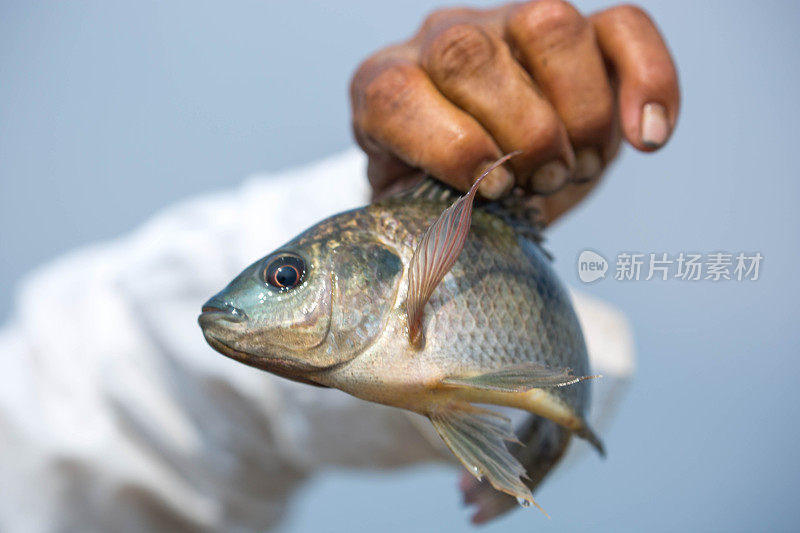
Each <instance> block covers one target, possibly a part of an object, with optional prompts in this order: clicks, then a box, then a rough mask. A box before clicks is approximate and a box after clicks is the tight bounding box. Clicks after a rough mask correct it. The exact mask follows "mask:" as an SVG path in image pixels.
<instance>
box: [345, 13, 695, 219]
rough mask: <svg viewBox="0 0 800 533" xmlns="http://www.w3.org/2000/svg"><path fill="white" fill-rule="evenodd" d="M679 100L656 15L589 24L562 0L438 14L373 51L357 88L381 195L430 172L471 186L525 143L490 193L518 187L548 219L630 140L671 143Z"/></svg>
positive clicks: (486, 188)
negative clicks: (411, 33)
mask: <svg viewBox="0 0 800 533" xmlns="http://www.w3.org/2000/svg"><path fill="white" fill-rule="evenodd" d="M679 99H680V95H679V89H678V78H677V74H676V71H675V67H674V65H673V63H672V58H671V57H670V54H669V51H668V50H667V47H666V45H665V43H664V41H663V39H662V38H661V35H660V34H659V32H658V29H657V28H656V26H655V24H653V22H652V21H651V20H650V18H649V17H648V16H647V14H646V13H644V12H643V11H642V10H641V9H639V8H637V7H633V6H629V5H625V6H618V7H612V8H610V9H607V10H605V11H602V12H600V13H597V14H594V15H592V16H590V17H588V18H587V17H584V16H583V15H581V14H580V13H579V12H578V11H577V10H576V9H575V8H574V7H572V6H571V5H570V4H569V3H567V2H564V1H562V0H534V1H531V2H525V3H520V4H508V5H505V6H501V7H499V8H496V9H491V10H487V11H481V10H474V9H448V10H442V11H437V12H435V13H433V14H432V15H430V16H429V17H428V18H427V19H426V21H425V23H424V24H423V26H422V28H421V29H420V30H419V32H418V33H417V34H416V35H415V36H414V37H413V38H412V39H410V40H408V41H406V42H404V43H401V44H398V45H395V46H390V47H389V48H386V49H384V50H381V51H379V52H378V53H376V54H375V55H373V56H372V57H370V58H368V59H367V60H366V61H365V62H364V63H363V64H362V65H361V66H360V67H359V68H358V71H357V72H356V74H355V76H354V77H353V80H352V85H351V102H352V111H353V127H354V130H355V137H356V140H357V141H358V143H359V144H360V145H361V147H362V148H363V149H364V150H365V151H366V152H367V155H368V156H369V170H368V174H369V179H370V182H371V184H372V187H373V190H374V192H375V196H376V197H380V196H383V195H386V194H389V193H391V192H394V191H396V190H399V189H402V188H404V187H407V186H408V185H409V184H410V182H411V181H413V180H414V179H415V178H416V179H418V176H419V175H420V172H419V171H420V170H423V171H425V172H427V173H429V174H432V175H433V176H436V177H437V178H439V179H441V180H442V181H444V182H446V183H449V184H450V185H452V186H454V187H457V188H459V189H462V190H466V189H468V188H469V186H470V185H471V183H472V181H473V180H474V179H475V178H476V177H477V176H478V175H479V174H480V172H481V170H482V169H484V168H485V167H486V166H487V165H488V164H489V163H491V162H492V161H493V160H495V159H497V158H499V157H500V156H501V155H502V154H504V153H508V152H511V151H513V150H517V149H520V150H522V151H523V152H522V154H521V155H518V156H517V157H515V158H513V159H512V160H511V161H510V162H509V163H508V164H507V167H508V168H506V166H504V167H500V168H498V169H497V170H495V171H494V172H493V173H492V174H491V175H490V176H487V178H486V179H485V180H484V182H483V183H482V184H481V187H480V192H481V194H482V195H483V196H484V197H486V198H490V199H496V198H498V197H500V196H503V195H505V194H508V193H509V192H510V191H511V190H512V188H514V187H515V186H517V187H519V188H520V189H521V190H522V191H524V192H526V193H528V194H533V195H536V196H537V197H539V198H540V199H539V200H537V202H536V203H537V205H538V206H539V207H540V208H541V209H542V213H543V218H544V221H545V222H548V223H549V222H552V221H553V220H554V219H555V218H557V217H558V216H560V215H561V214H562V213H564V212H565V211H566V210H568V209H569V208H570V207H572V206H573V205H575V204H576V203H577V202H578V201H580V200H581V199H582V198H583V197H584V196H585V195H586V194H587V193H588V192H589V191H590V190H591V189H592V187H594V185H595V184H596V183H597V181H598V178H599V177H600V175H601V174H602V172H603V170H604V169H605V168H606V166H607V165H608V164H609V163H610V162H611V161H612V159H613V158H614V157H615V155H616V153H617V150H618V148H619V143H620V136H621V135H622V136H624V137H625V139H626V140H627V141H628V142H629V143H630V144H631V145H632V146H633V147H635V148H636V149H638V150H641V151H644V152H649V151H653V150H657V149H658V148H660V147H661V146H663V145H664V143H666V142H667V139H668V138H669V136H670V134H671V133H672V131H673V129H674V128H675V123H676V120H677V116H678V107H679Z"/></svg>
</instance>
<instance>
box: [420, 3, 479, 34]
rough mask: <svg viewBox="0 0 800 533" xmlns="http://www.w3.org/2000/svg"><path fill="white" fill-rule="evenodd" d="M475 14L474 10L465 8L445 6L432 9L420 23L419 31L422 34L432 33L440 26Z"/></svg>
mask: <svg viewBox="0 0 800 533" xmlns="http://www.w3.org/2000/svg"><path fill="white" fill-rule="evenodd" d="M474 15H475V10H472V9H467V8H446V9H437V10H435V11H432V12H431V13H430V14H429V15H428V16H427V17H425V21H424V22H423V23H422V27H421V28H420V31H419V33H420V34H422V35H425V34H430V33H434V32H436V31H437V29H438V28H441V27H442V26H445V25H447V26H449V25H451V24H453V23H454V22H456V21H459V20H464V19H466V18H469V17H472V16H474Z"/></svg>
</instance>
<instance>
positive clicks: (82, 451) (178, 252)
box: [0, 150, 618, 532]
mask: <svg viewBox="0 0 800 533" xmlns="http://www.w3.org/2000/svg"><path fill="white" fill-rule="evenodd" d="M364 167H365V159H364V157H363V156H362V155H361V153H360V152H357V151H355V150H351V151H349V152H346V153H344V154H342V155H340V156H336V157H332V158H329V159H326V160H324V161H321V162H319V163H317V164H315V165H312V166H309V167H305V168H302V169H300V170H296V171H291V172H286V173H282V174H280V175H277V176H261V177H257V178H254V179H251V180H249V181H247V182H246V183H245V184H243V185H242V186H241V187H239V188H238V189H236V190H235V191H233V192H227V193H218V194H212V195H209V196H206V197H201V198H198V199H195V200H192V201H189V202H185V203H182V204H179V205H176V206H174V207H172V208H170V209H168V210H167V211H166V212H164V213H163V214H161V215H159V216H157V217H155V218H154V219H153V220H151V221H150V222H149V223H147V224H146V225H145V226H143V227H142V228H140V229H139V230H138V231H136V232H134V233H133V234H132V235H130V236H128V237H125V238H122V239H120V240H118V241H115V242H110V243H108V244H104V245H100V246H94V247H91V248H87V249H83V250H79V251H76V252H74V253H72V254H70V255H68V256H66V257H63V258H62V259H60V260H58V261H56V262H54V263H52V264H50V265H48V266H46V267H44V268H42V269H40V270H39V271H37V272H35V273H33V274H31V275H30V276H29V277H28V278H27V279H26V280H25V281H24V283H23V284H22V286H21V288H20V290H19V291H18V296H17V301H16V307H15V310H14V313H13V315H12V318H11V320H10V321H9V322H8V323H7V324H6V325H5V326H4V327H3V328H2V329H0V361H2V367H1V368H2V374H0V457H2V461H0V494H2V497H1V498H0V530H2V531H23V532H27V531H62V530H65V531H85V532H91V531H109V530H113V531H154V530H159V531H160V530H183V529H197V530H220V531H221V530H225V531H231V530H236V531H253V530H265V529H267V528H269V527H271V526H272V525H274V524H275V523H276V522H277V521H278V520H279V519H280V517H281V515H282V512H283V510H284V508H285V505H286V501H287V499H288V497H289V496H290V495H291V493H292V492H293V490H294V489H295V488H297V486H298V485H299V484H300V483H302V482H303V480H304V479H305V478H306V477H307V476H308V475H310V474H311V473H312V472H313V471H314V470H316V469H319V468H322V467H324V466H325V465H341V466H354V467H365V468H386V467H392V466H401V465H404V464H408V463H412V462H417V461H430V460H440V459H441V458H443V457H446V455H444V454H443V447H442V445H441V444H440V443H439V441H438V439H435V438H430V437H431V435H432V430H431V428H430V425H429V424H420V423H419V422H420V421H421V419H420V418H418V417H416V415H409V414H407V413H405V412H403V411H400V410H397V409H392V408H389V407H385V406H381V405H377V404H372V403H368V402H363V401H361V400H357V399H355V398H352V397H350V396H347V395H345V394H343V393H341V392H339V391H335V390H330V389H321V388H316V387H311V386H308V385H303V384H298V383H294V382H291V381H288V380H284V379H280V378H277V377H274V376H272V375H270V374H267V373H264V372H259V371H257V370H255V369H252V368H248V367H246V366H244V365H241V364H237V363H233V362H232V361H230V360H228V359H226V358H224V357H222V356H221V355H219V354H217V353H216V352H214V351H212V350H211V348H209V347H208V346H207V345H206V343H205V341H204V339H203V336H202V335H201V333H200V330H199V328H198V326H197V323H196V317H197V314H198V313H199V309H200V306H201V305H202V303H203V302H204V301H205V300H206V299H207V298H208V297H209V296H210V295H211V294H213V293H215V292H217V291H218V290H219V289H221V288H222V287H223V286H224V284H225V283H227V282H228V281H229V280H230V279H231V278H232V277H233V276H234V275H236V274H237V273H238V272H239V271H240V270H241V269H242V268H243V266H245V265H247V264H250V263H251V262H252V261H254V260H256V259H257V258H259V257H261V256H263V255H264V254H265V253H267V252H268V251H270V250H272V249H274V248H276V247H277V246H279V245H280V244H282V243H283V242H285V241H287V240H289V239H291V238H292V237H293V236H294V235H295V234H297V233H298V232H299V231H300V230H302V229H304V228H305V227H307V226H310V225H311V224H313V223H315V222H317V221H318V220H319V219H320V218H321V217H322V216H324V215H326V214H333V213H335V212H338V211H341V210H344V209H348V208H352V207H356V206H358V205H361V204H363V203H364V202H365V200H366V199H367V196H368V190H367V183H366V180H365V179H364V175H365V171H364ZM578 307H579V314H580V315H581V318H582V319H583V318H584V314H583V313H582V312H581V309H582V308H583V307H584V304H583V303H582V302H581V301H580V300H579V302H578ZM593 320H594V319H593V318H591V319H590V321H593ZM584 327H586V328H587V330H588V331H589V335H587V337H588V341H589V345H590V354H591V356H592V358H593V362H594V360H595V358H596V354H595V351H597V350H599V351H601V352H602V351H603V350H606V351H609V350H611V351H613V350H614V349H616V348H614V347H611V348H607V347H606V348H604V347H603V346H602V345H599V344H597V343H595V342H594V341H593V340H592V338H593V336H594V334H592V333H591V332H592V330H593V327H592V323H589V324H584ZM617 348H618V347H617ZM607 358H608V359H610V360H613V359H614V356H613V355H611V356H608V357H607ZM601 359H602V358H601ZM595 366H596V365H595ZM603 373H606V374H607V372H606V371H605V370H603ZM422 421H423V422H424V420H422Z"/></svg>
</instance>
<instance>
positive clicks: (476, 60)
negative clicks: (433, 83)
mask: <svg viewBox="0 0 800 533" xmlns="http://www.w3.org/2000/svg"><path fill="white" fill-rule="evenodd" d="M495 52H496V46H495V44H494V42H493V41H492V38H491V37H490V36H489V35H488V34H487V33H486V32H485V31H484V30H482V29H481V28H479V27H478V26H475V25H473V24H455V25H452V26H450V27H448V28H446V29H445V30H443V31H441V32H440V33H439V34H438V35H436V37H434V38H433V39H432V40H431V42H430V45H429V46H428V47H427V48H426V50H425V52H424V54H423V63H424V65H425V67H426V69H427V70H428V72H430V73H431V75H432V76H434V77H435V78H438V79H442V80H447V79H451V78H461V77H465V76H470V75H473V74H475V73H477V72H480V71H481V70H483V69H484V68H485V67H486V66H487V65H488V64H490V63H491V62H492V60H493V59H494V56H495Z"/></svg>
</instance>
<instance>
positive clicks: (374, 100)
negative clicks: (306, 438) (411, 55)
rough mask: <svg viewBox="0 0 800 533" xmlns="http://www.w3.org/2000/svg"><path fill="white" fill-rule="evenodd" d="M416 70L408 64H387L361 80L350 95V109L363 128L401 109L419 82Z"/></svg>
mask: <svg viewBox="0 0 800 533" xmlns="http://www.w3.org/2000/svg"><path fill="white" fill-rule="evenodd" d="M420 81H421V80H420V73H419V71H418V70H417V69H416V68H414V66H413V65H411V64H408V63H395V64H391V65H387V66H386V67H385V68H383V69H382V70H380V71H379V72H377V73H375V74H374V75H373V76H371V79H370V80H369V81H368V82H365V83H363V85H362V86H361V87H360V88H359V90H358V94H357V95H356V96H355V98H354V111H355V113H356V115H357V116H358V117H360V119H361V120H360V122H361V124H362V127H363V128H364V129H365V130H369V129H372V127H374V121H375V120H382V119H384V118H386V117H387V116H391V115H392V114H395V113H396V112H397V110H398V109H400V108H402V107H403V105H404V104H405V103H407V102H408V100H409V98H410V97H411V95H412V94H413V92H414V90H415V89H416V88H417V87H418V86H419V84H420Z"/></svg>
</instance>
